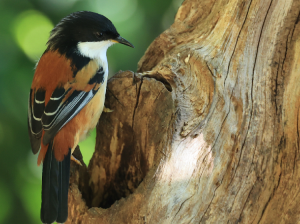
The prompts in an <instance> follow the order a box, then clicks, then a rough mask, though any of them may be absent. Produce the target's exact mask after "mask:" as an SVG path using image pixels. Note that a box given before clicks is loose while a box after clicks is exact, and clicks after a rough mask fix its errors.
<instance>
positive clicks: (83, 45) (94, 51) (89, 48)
mask: <svg viewBox="0 0 300 224" xmlns="http://www.w3.org/2000/svg"><path fill="white" fill-rule="evenodd" d="M113 44H114V42H112V41H111V40H105V41H100V42H79V43H78V45H77V47H78V50H79V53H80V54H81V55H83V56H85V57H88V58H91V59H96V60H98V62H99V65H100V66H102V67H103V70H104V71H106V73H107V72H108V66H107V58H106V51H107V48H109V47H110V46H111V45H113Z"/></svg>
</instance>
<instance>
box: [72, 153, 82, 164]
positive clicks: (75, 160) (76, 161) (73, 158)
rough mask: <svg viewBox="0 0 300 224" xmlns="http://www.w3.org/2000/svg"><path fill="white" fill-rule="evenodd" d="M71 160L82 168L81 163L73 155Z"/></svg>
mask: <svg viewBox="0 0 300 224" xmlns="http://www.w3.org/2000/svg"><path fill="white" fill-rule="evenodd" d="M71 160H73V161H74V162H75V163H77V164H78V165H80V166H82V164H81V162H80V161H79V160H78V159H76V158H75V157H74V156H73V155H72V156H71Z"/></svg>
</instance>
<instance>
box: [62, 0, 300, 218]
mask: <svg viewBox="0 0 300 224" xmlns="http://www.w3.org/2000/svg"><path fill="white" fill-rule="evenodd" d="M299 11H300V2H299V1H297V0H273V1H272V0H252V1H251V0H244V1H243V0H186V1H184V2H183V4H182V6H181V7H180V8H179V10H178V12H177V15H176V17H175V22H174V24H173V25H172V26H171V27H170V28H169V29H168V30H166V31H165V32H164V33H162V34H161V35H160V36H159V37H158V38H157V39H155V40H154V41H153V43H152V44H151V45H150V46H149V48H148V49H147V51H146V53H145V55H144V56H143V57H142V59H141V60H140V62H139V63H138V73H133V72H128V71H127V72H120V73H119V74H117V75H115V76H114V77H113V78H112V79H110V81H109V83H108V90H107V97H106V107H109V108H110V109H112V110H114V111H113V112H111V113H104V114H103V115H102V116H101V118H100V121H99V125H98V127H97V143H96V149H95V153H94V155H93V158H92V160H91V162H90V164H89V166H88V169H87V170H85V169H84V168H81V171H80V172H81V173H80V174H81V175H78V174H79V173H78V170H77V168H76V167H75V166H74V167H73V172H72V178H71V191H70V194H69V205H70V206H69V207H70V209H69V211H70V215H69V220H68V223H238V222H241V223H297V222H300V206H299V205H300V195H299V190H300V184H299V183H300V167H299V159H300V151H299V133H300V125H299V122H300V116H299V115H300V114H299V113H300V112H299V108H300V75H299V74H300V64H299V63H300V36H299V34H300V25H299V24H298V21H299ZM79 177H80V178H79ZM78 183H79V184H78ZM78 185H79V189H80V190H81V192H82V193H83V198H84V199H82V197H81V192H80V191H79V190H78ZM86 204H87V205H88V207H90V208H89V209H88V207H87V206H86Z"/></svg>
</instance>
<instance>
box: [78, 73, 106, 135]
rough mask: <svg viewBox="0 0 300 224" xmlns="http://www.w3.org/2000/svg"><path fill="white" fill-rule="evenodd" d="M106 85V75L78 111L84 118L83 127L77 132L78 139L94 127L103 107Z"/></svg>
mask: <svg viewBox="0 0 300 224" xmlns="http://www.w3.org/2000/svg"><path fill="white" fill-rule="evenodd" d="M106 85H107V76H105V78H104V82H103V84H102V85H101V86H100V88H99V90H98V91H97V93H96V95H95V96H94V97H93V99H92V100H91V101H90V102H89V103H88V104H87V105H86V107H85V108H84V109H83V111H81V112H80V113H81V114H80V116H83V117H84V118H85V119H86V122H84V124H85V125H84V127H82V128H81V129H80V130H81V133H79V141H82V140H84V139H85V138H86V136H87V135H88V133H89V131H90V130H92V129H94V128H95V127H96V125H97V123H98V120H99V118H100V115H101V114H102V111H103V108H104V102H105V93H106Z"/></svg>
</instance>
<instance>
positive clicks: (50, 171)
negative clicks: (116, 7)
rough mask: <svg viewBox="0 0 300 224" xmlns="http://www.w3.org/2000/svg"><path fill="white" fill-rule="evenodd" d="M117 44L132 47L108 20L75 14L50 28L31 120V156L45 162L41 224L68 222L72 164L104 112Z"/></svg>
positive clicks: (38, 67) (34, 89) (32, 92)
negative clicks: (109, 52) (112, 51)
mask: <svg viewBox="0 0 300 224" xmlns="http://www.w3.org/2000/svg"><path fill="white" fill-rule="evenodd" d="M115 43H121V44H124V45H127V46H129V47H132V48H134V46H133V45H132V44H131V43H130V42H129V41H127V40H126V39H124V38H123V37H121V36H120V34H119V33H118V31H117V30H116V28H115V26H114V25H113V23H112V22H111V21H110V20H109V19H108V18H106V17H105V16H103V15H100V14H98V13H95V12H90V11H79V12H74V13H72V14H70V15H68V16H66V17H65V18H63V19H62V20H61V21H60V22H59V23H58V24H57V25H56V26H55V27H54V28H53V29H52V31H51V32H50V37H49V39H48V42H47V44H46V50H45V51H44V53H43V54H42V56H41V57H40V59H39V61H38V62H37V64H36V67H35V72H34V76H33V81H32V85H31V88H30V93H29V100H28V119H27V120H28V132H29V139H30V143H31V148H32V152H33V153H34V154H37V153H38V152H39V155H38V159H37V163H38V165H40V164H41V163H43V170H42V203H41V214H40V218H41V221H42V223H53V222H55V221H56V222H58V223H64V222H65V221H66V220H67V218H68V189H69V177H70V160H71V159H72V160H75V161H76V158H75V157H73V155H72V153H73V151H74V149H75V148H76V146H77V145H78V143H79V142H80V141H81V140H84V139H85V137H86V136H87V134H88V133H89V131H90V130H92V129H93V128H95V126H96V124H97V122H98V120H99V117H100V115H101V113H102V111H103V108H104V100H105V93H106V85H107V79H108V62H107V57H106V51H107V49H108V48H109V47H110V46H112V45H113V44H115Z"/></svg>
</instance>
